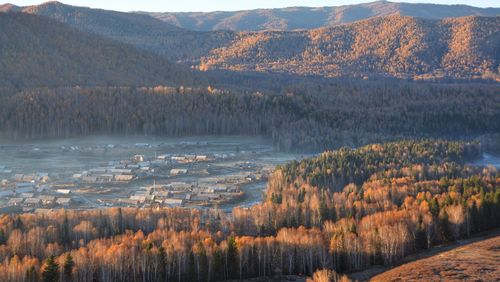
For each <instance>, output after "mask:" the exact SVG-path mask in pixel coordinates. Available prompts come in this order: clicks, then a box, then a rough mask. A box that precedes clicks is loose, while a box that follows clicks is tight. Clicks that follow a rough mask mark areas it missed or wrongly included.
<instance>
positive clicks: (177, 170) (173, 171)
mask: <svg viewBox="0 0 500 282" xmlns="http://www.w3.org/2000/svg"><path fill="white" fill-rule="evenodd" d="M187 172H188V170H187V169H180V168H173V169H171V170H170V175H172V176H176V175H179V174H186V173H187Z"/></svg>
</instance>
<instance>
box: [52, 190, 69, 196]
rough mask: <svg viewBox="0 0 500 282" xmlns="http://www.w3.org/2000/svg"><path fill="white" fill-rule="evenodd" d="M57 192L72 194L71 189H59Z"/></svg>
mask: <svg viewBox="0 0 500 282" xmlns="http://www.w3.org/2000/svg"><path fill="white" fill-rule="evenodd" d="M56 192H57V193H59V194H64V195H69V194H71V190H69V189H57V190H56Z"/></svg>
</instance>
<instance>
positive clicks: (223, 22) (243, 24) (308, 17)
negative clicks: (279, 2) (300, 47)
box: [147, 1, 500, 31]
mask: <svg viewBox="0 0 500 282" xmlns="http://www.w3.org/2000/svg"><path fill="white" fill-rule="evenodd" d="M147 14H149V15H151V16H153V17H155V18H158V19H160V20H162V21H164V22H167V23H170V24H172V25H176V26H178V27H182V28H185V29H191V30H199V31H209V30H234V31H263V30H295V29H315V28H320V27H330V26H336V25H339V24H345V23H351V22H355V21H359V20H364V19H368V18H371V17H378V16H389V15H394V14H398V15H403V16H412V17H419V18H425V19H444V18H449V17H463V16H490V17H491V16H499V15H500V8H477V7H472V6H466V5H435V4H410V3H394V2H388V1H377V2H371V3H363V4H357V5H345V6H337V7H319V8H312V7H290V8H282V9H256V10H247V11H235V12H208V13H202V12H188V13H147Z"/></svg>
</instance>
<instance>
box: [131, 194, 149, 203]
mask: <svg viewBox="0 0 500 282" xmlns="http://www.w3.org/2000/svg"><path fill="white" fill-rule="evenodd" d="M146 199H147V196H146V195H132V196H130V200H133V201H136V202H137V203H144V202H146Z"/></svg>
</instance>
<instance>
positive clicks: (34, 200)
mask: <svg viewBox="0 0 500 282" xmlns="http://www.w3.org/2000/svg"><path fill="white" fill-rule="evenodd" d="M41 204H42V200H40V199H39V198H27V199H26V200H24V205H25V206H31V207H34V206H39V205H41Z"/></svg>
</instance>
